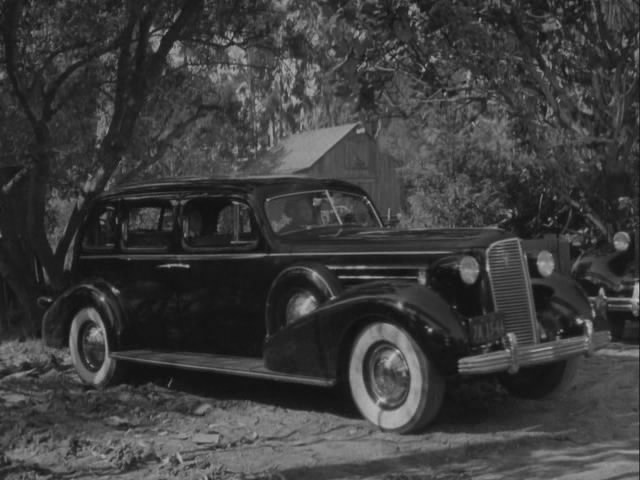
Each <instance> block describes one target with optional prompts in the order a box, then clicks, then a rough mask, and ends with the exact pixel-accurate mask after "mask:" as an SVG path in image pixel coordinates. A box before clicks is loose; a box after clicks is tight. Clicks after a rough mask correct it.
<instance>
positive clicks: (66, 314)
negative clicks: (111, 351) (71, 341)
mask: <svg viewBox="0 0 640 480" xmlns="http://www.w3.org/2000/svg"><path fill="white" fill-rule="evenodd" d="M89 305H90V306H93V307H94V308H96V309H98V311H99V312H100V314H101V315H102V316H103V319H104V320H105V321H106V322H107V324H108V325H109V329H108V331H107V338H108V341H109V345H111V346H112V348H117V346H118V345H119V343H120V341H119V340H120V338H121V337H122V331H123V329H124V325H125V316H124V309H123V308H122V303H121V300H120V296H119V293H118V290H117V289H116V288H115V287H113V286H112V285H110V284H108V283H107V282H105V281H103V280H95V281H88V282H85V283H81V284H78V285H75V286H73V287H72V288H70V289H68V290H66V291H65V292H64V293H63V294H62V295H60V296H59V297H58V298H57V299H56V300H55V301H54V302H53V304H52V305H51V306H50V307H49V308H48V309H47V311H46V312H45V314H44V316H43V319H42V339H43V341H44V343H45V345H47V346H50V347H56V348H60V347H63V346H65V345H66V341H67V337H68V335H69V327H70V326H71V321H72V320H73V316H74V315H75V313H76V312H77V311H78V310H79V309H80V308H83V307H86V306H89Z"/></svg>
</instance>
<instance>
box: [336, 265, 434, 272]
mask: <svg viewBox="0 0 640 480" xmlns="http://www.w3.org/2000/svg"><path fill="white" fill-rule="evenodd" d="M327 268H328V269H329V270H415V271H416V272H417V271H418V270H419V269H420V268H427V266H426V265H424V266H422V267H420V266H419V265H327Z"/></svg>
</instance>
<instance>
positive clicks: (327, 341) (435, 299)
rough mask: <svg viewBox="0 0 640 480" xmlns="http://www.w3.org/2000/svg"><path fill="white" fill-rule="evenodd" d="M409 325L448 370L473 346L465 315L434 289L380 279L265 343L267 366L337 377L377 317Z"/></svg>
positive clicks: (439, 365) (437, 363)
mask: <svg viewBox="0 0 640 480" xmlns="http://www.w3.org/2000/svg"><path fill="white" fill-rule="evenodd" d="M376 319H378V320H386V321H392V322H394V323H397V324H399V325H400V326H402V327H403V328H405V329H406V330H407V331H408V332H409V333H410V334H411V335H413V337H414V338H415V339H416V341H417V342H418V344H420V345H421V346H422V347H423V348H424V350H425V353H426V354H427V356H428V357H429V358H430V360H431V361H433V363H434V364H435V366H436V367H437V368H439V370H440V371H441V372H443V373H444V374H448V373H455V369H456V358H457V356H458V355H460V354H461V352H463V351H464V350H465V349H466V347H467V345H468V337H467V334H466V332H465V330H464V328H463V327H462V319H461V318H460V317H459V316H458V314H456V313H455V312H454V311H453V310H452V309H451V308H450V307H449V305H448V304H447V303H446V302H445V301H444V300H443V299H442V298H441V297H440V296H439V295H438V294H437V293H436V292H434V291H432V290H430V289H428V288H426V287H422V286H419V285H415V284H408V283H392V282H377V283H371V284H367V285H365V286H361V287H356V288H352V289H349V290H347V291H345V292H344V293H343V294H342V295H340V296H338V297H337V298H334V299H333V300H331V301H329V302H327V303H325V304H324V305H322V306H320V307H319V308H318V309H317V310H316V311H314V312H313V313H311V314H310V315H307V316H306V317H304V318H302V319H300V320H299V321H297V322H296V323H294V324H293V325H289V326H287V327H285V328H283V329H282V330H280V331H279V332H277V333H276V334H274V335H273V336H272V337H270V338H269V339H268V340H267V342H266V343H265V364H266V366H267V367H268V368H270V369H272V370H275V371H281V372H286V373H291V374H298V375H309V376H315V377H322V378H328V379H335V378H338V376H339V374H340V372H341V367H345V366H346V362H347V361H348V358H349V355H350V351H351V345H352V343H353V341H354V339H355V337H356V335H357V334H358V332H359V331H360V330H361V329H362V328H363V327H364V326H365V325H367V324H369V323H370V322H372V321H375V320H376Z"/></svg>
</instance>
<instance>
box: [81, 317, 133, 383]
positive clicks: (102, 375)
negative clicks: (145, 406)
mask: <svg viewBox="0 0 640 480" xmlns="http://www.w3.org/2000/svg"><path fill="white" fill-rule="evenodd" d="M69 351H70V352H71V360H72V362H73V366H74V367H75V369H76V372H77V373H78V376H79V377H80V378H81V379H82V381H83V382H85V383H87V384H89V385H92V386H94V387H97V388H102V387H106V386H107V385H110V384H112V383H115V381H116V380H117V379H118V378H119V377H120V373H121V370H122V366H121V365H119V364H118V361H117V360H115V359H113V358H111V356H110V355H109V353H110V350H109V341H108V336H107V326H106V325H105V322H104V319H103V318H102V315H101V314H100V313H99V312H98V310H96V309H95V308H94V307H85V308H82V309H81V310H79V311H78V312H77V313H76V314H75V316H74V317H73V320H71V327H70V329H69Z"/></svg>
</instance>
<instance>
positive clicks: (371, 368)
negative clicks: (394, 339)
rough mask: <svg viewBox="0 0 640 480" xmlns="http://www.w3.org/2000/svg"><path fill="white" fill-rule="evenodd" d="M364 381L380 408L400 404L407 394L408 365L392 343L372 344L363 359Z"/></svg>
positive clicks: (409, 377)
mask: <svg viewBox="0 0 640 480" xmlns="http://www.w3.org/2000/svg"><path fill="white" fill-rule="evenodd" d="M363 374H364V381H365V386H366V387H367V391H368V393H369V395H370V396H371V398H372V399H373V401H374V402H375V403H376V405H378V406H379V407H380V408H383V409H385V410H391V409H394V408H397V407H399V406H400V405H402V404H403V403H404V402H405V400H406V399H407V396H408V395H409V388H410V386H411V374H410V373H409V365H408V364H407V361H406V360H405V358H404V355H402V352H401V351H400V350H398V349H397V348H396V347H395V346H394V345H392V344H390V343H386V342H381V343H378V344H377V345H374V346H373V347H372V348H371V349H370V350H369V352H367V355H366V357H365V359H364V370H363Z"/></svg>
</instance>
